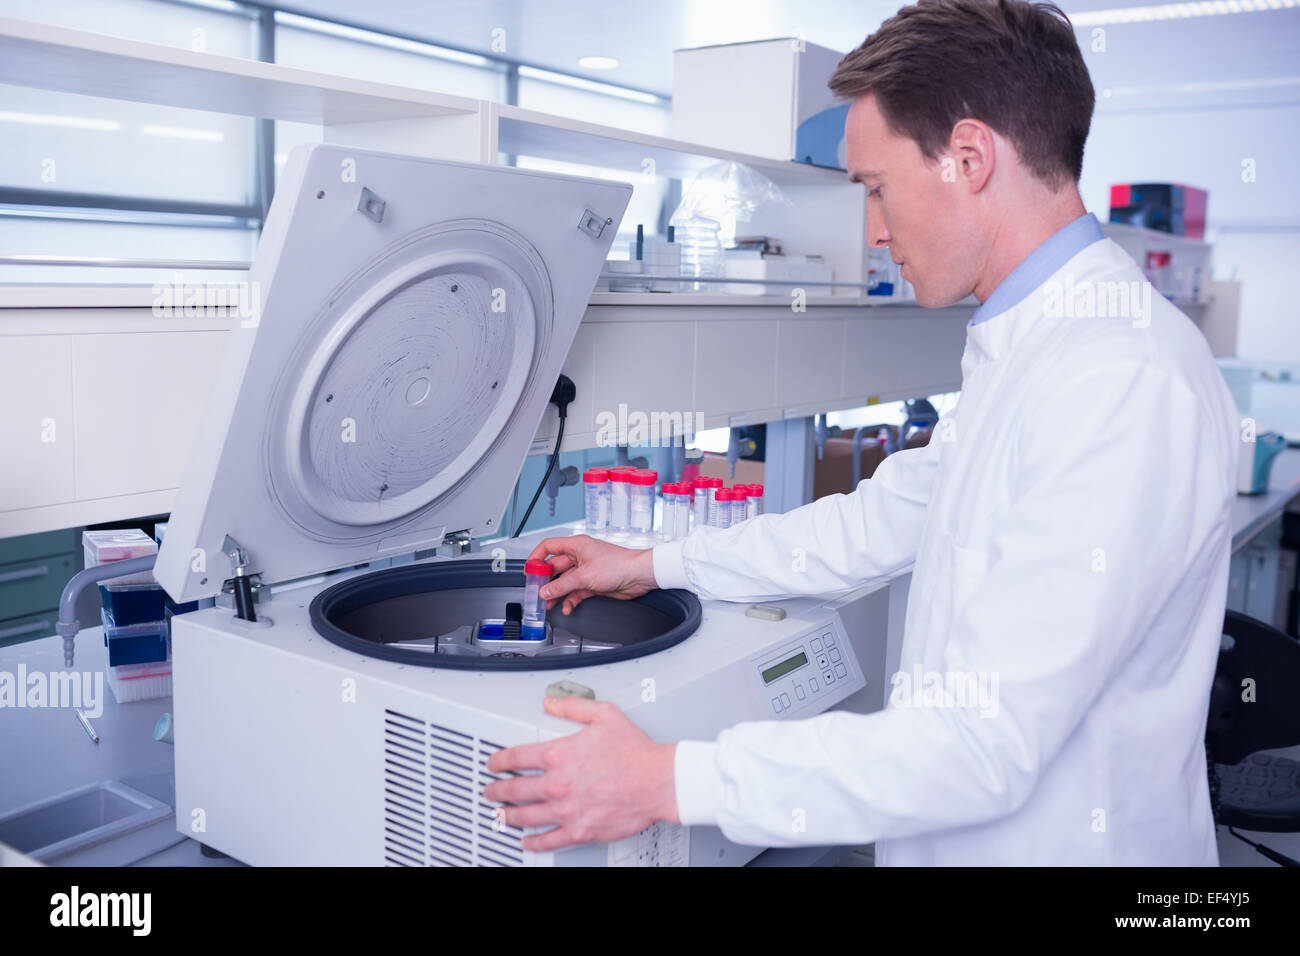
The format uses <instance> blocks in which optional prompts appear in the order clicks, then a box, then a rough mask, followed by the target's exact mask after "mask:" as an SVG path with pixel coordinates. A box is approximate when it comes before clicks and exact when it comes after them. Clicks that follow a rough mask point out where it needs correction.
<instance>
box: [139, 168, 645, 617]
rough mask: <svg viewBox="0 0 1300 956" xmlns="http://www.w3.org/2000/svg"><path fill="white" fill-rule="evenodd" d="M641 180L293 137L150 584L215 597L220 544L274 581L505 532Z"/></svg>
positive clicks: (220, 577)
mask: <svg viewBox="0 0 1300 956" xmlns="http://www.w3.org/2000/svg"><path fill="white" fill-rule="evenodd" d="M631 191H632V190H631V187H630V186H628V185H625V184H622V183H610V182H599V181H595V180H587V179H578V178H574V177H568V176H557V175H554V174H549V173H538V172H531V171H523V170H516V169H508V168H502V167H495V166H486V165H474V164H466V163H452V162H443V161H435V160H430V159H420V158H416V157H410V156H395V155H388V154H383V153H374V152H369V151H365V150H359V149H350V148H343V147H338V146H322V145H317V146H313V147H302V148H300V149H298V150H295V151H294V152H293V154H292V155H291V156H290V159H289V162H288V163H287V165H286V167H285V170H284V174H283V176H282V178H281V180H280V184H279V187H278V189H277V190H276V195H275V201H274V203H273V204H272V206H271V210H270V214H269V216H268V217H267V221H266V228H265V230H264V231H263V234H262V240H261V244H260V246H259V248H258V252H257V257H256V259H255V261H254V263H253V268H252V270H251V272H250V273H249V286H250V288H249V301H250V302H251V303H252V307H251V308H250V309H247V310H246V312H247V314H245V315H242V317H241V319H240V320H239V321H238V322H236V326H237V327H236V328H235V329H233V330H232V332H231V336H230V344H229V352H228V354H227V357H226V364H225V367H224V369H223V371H222V372H221V374H220V377H219V379H218V381H217V383H216V385H215V387H214V389H213V394H212V397H211V399H210V403H209V406H208V409H207V413H206V415H205V416H204V420H203V423H202V425H201V427H200V430H199V433H198V435H197V438H196V440H195V443H194V446H193V450H192V452H191V456H190V462H189V467H188V468H187V470H186V472H185V478H184V480H183V482H182V485H181V488H180V490H179V492H178V493H177V498H176V505H175V507H174V509H173V511H172V515H171V520H170V523H169V525H168V530H167V536H166V538H165V540H164V542H163V546H162V550H161V553H160V554H159V556H158V563H157V567H156V569H155V576H156V577H157V579H158V581H159V583H161V584H162V585H163V587H164V588H166V590H167V592H168V593H169V594H170V595H171V596H172V598H173V599H175V600H177V601H189V600H193V599H195V598H199V597H207V596H211V595H213V594H216V593H217V592H218V591H220V589H221V585H222V582H223V581H224V580H226V579H228V578H230V577H231V574H232V572H231V565H230V559H229V558H228V557H227V555H226V554H224V553H223V551H222V548H223V545H224V544H225V542H226V538H227V536H229V537H230V538H231V539H233V541H234V542H235V543H237V544H238V545H239V546H240V547H241V548H242V550H243V554H244V557H245V560H246V565H247V568H248V571H249V572H250V573H259V574H261V575H262V579H263V581H265V582H275V581H286V580H291V579H294V578H300V577H304V576H307V575H310V574H314V573H318V572H321V571H328V570H333V569H335V568H340V567H346V566H347V565H349V564H358V563H361V562H364V561H368V560H371V559H373V558H376V557H379V556H382V555H384V554H394V553H408V552H411V551H414V550H416V549H418V548H425V547H430V546H433V545H436V544H438V543H440V542H441V541H442V539H443V537H444V535H445V534H446V533H448V532H452V531H461V530H466V531H469V532H471V533H472V534H487V533H494V532H496V531H497V530H498V529H497V527H496V522H497V521H498V519H499V517H500V514H501V512H502V510H503V508H504V506H505V502H506V499H507V497H508V495H509V493H510V489H511V488H512V487H513V485H514V483H515V481H516V479H517V478H518V475H519V471H520V469H521V468H522V467H523V462H524V458H525V457H526V456H527V454H528V450H529V446H530V444H531V442H532V440H533V436H534V435H535V433H536V431H537V427H538V425H539V424H540V422H541V419H542V415H543V413H544V412H545V410H546V404H547V401H548V400H549V398H550V395H551V390H552V389H553V388H554V386H555V381H556V378H557V376H558V375H559V372H560V368H561V365H562V364H563V362H564V359H565V357H566V355H567V354H568V350H569V346H570V345H571V344H572V341H573V337H574V335H575V333H576V332H577V329H578V324H579V323H580V322H581V321H582V315H583V312H584V310H585V309H586V305H587V301H588V299H589V298H590V295H591V291H592V288H593V287H594V285H595V281H596V275H597V273H598V272H599V271H600V267H601V265H602V263H603V262H604V260H605V256H606V254H607V253H608V251H609V246H610V244H611V242H612V241H613V238H614V234H615V232H616V231H617V224H618V222H619V220H620V219H621V218H622V216H623V211H624V210H625V209H626V207H627V203H628V199H629V198H630V196H631ZM159 400H160V401H166V396H163V395H160V396H159Z"/></svg>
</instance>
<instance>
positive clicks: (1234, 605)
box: [1228, 548, 1250, 614]
mask: <svg viewBox="0 0 1300 956" xmlns="http://www.w3.org/2000/svg"><path fill="white" fill-rule="evenodd" d="M1249 581H1250V549H1249V548H1245V549H1242V550H1241V551H1238V552H1237V553H1236V554H1234V555H1233V556H1232V563H1231V564H1229V565H1228V610H1229V611H1239V612H1240V613H1242V614H1244V613H1246V585H1247V583H1248V582H1249Z"/></svg>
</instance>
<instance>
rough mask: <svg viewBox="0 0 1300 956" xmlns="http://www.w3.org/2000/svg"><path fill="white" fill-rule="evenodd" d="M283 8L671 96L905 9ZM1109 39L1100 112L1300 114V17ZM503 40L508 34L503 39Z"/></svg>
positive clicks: (846, 3) (1237, 18) (708, 3)
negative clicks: (606, 63)
mask: <svg viewBox="0 0 1300 956" xmlns="http://www.w3.org/2000/svg"><path fill="white" fill-rule="evenodd" d="M1232 2H1234V3H1235V2H1236V0H1232ZM1260 2H1261V4H1262V3H1263V2H1268V0H1260ZM1278 2H1282V3H1285V2H1295V0H1278ZM276 5H277V6H280V7H282V8H283V9H290V10H292V11H294V12H298V13H302V14H306V15H315V16H320V17H325V18H328V19H333V20H337V21H339V22H343V23H347V24H350V25H352V26H358V27H367V28H370V29H374V30H379V31H383V32H389V33H397V34H400V35H403V36H407V37H410V38H413V39H423V40H428V41H430V42H433V43H438V44H442V45H446V46H451V47H455V48H457V49H461V50H466V51H473V52H479V53H485V54H489V55H493V54H494V51H493V49H492V44H493V38H494V36H496V37H497V38H499V39H500V38H503V39H504V43H505V51H504V54H503V55H504V56H505V57H507V58H509V59H512V60H515V61H517V62H520V63H526V64H529V65H532V66H537V67H543V68H547V69H552V70H557V71H561V72H564V73H570V74H576V75H581V76H588V77H590V78H592V79H596V80H602V81H605V82H610V83H617V84H620V85H623V86H629V87H632V88H635V89H640V90H645V91H649V92H653V93H659V94H663V95H670V94H671V92H672V69H673V67H672V63H673V59H672V53H673V50H675V49H678V48H681V47H692V46H704V45H708V44H714V43H735V42H738V41H742V40H759V39H768V38H771V37H782V36H794V35H799V36H802V37H803V38H804V39H805V40H807V41H808V42H810V43H815V44H819V45H822V46H827V47H831V48H832V49H836V50H840V51H844V52H847V51H848V50H850V49H852V48H853V47H855V46H857V45H858V44H859V43H861V42H862V40H863V39H864V38H865V37H866V36H867V34H868V33H870V32H871V31H872V30H873V29H875V27H877V26H878V25H879V24H880V23H881V21H883V20H884V19H885V18H887V17H888V16H889V15H891V14H892V13H893V12H894V11H895V10H897V9H898V7H899V3H898V2H897V0H656V2H654V3H646V2H643V0H635V2H633V0H437V2H429V0H368V2H367V3H365V4H357V3H356V2H355V0H284V2H283V3H281V4H276ZM1125 5H1138V4H1137V3H1133V2H1132V0H1129V2H1128V3H1127V4H1126V2H1125V0H1065V2H1063V3H1061V6H1062V7H1063V8H1064V9H1065V10H1066V12H1067V13H1070V14H1076V13H1085V12H1089V11H1098V10H1104V9H1113V8H1115V7H1122V6H1125ZM1101 29H1103V30H1104V31H1105V33H1104V34H1102V35H1100V36H1098V35H1094V33H1093V30H1094V28H1093V27H1092V26H1082V27H1078V29H1077V36H1078V37H1079V41H1080V45H1081V47H1082V49H1083V50H1084V53H1085V56H1086V57H1087V60H1088V65H1089V68H1090V69H1091V70H1092V74H1093V81H1094V84H1095V85H1096V87H1097V91H1098V107H1099V109H1143V108H1163V109H1167V108H1170V107H1177V106H1179V105H1183V104H1185V105H1187V106H1204V105H1206V104H1207V103H1222V104H1223V105H1227V106H1232V105H1241V104H1242V103H1243V101H1250V102H1300V6H1293V7H1291V8H1283V9H1277V10H1263V11H1259V12H1248V13H1239V14H1232V15H1219V16H1208V17H1197V18H1192V19H1181V20H1162V21H1155V22H1146V23H1131V24H1110V25H1106V26H1104V27H1102V28H1101ZM501 30H504V34H502V33H500V32H495V33H494V31H501ZM1103 45H1104V49H1097V50H1094V49H1093V47H1094V46H1098V47H1101V46H1103ZM597 55H598V56H609V57H614V58H616V59H617V60H618V61H619V66H618V67H617V68H616V69H613V70H587V69H583V68H582V67H580V66H579V65H578V62H577V61H578V58H579V57H582V56H597ZM1108 90H1109V91H1110V92H1109V94H1108V93H1107V92H1106V91H1108Z"/></svg>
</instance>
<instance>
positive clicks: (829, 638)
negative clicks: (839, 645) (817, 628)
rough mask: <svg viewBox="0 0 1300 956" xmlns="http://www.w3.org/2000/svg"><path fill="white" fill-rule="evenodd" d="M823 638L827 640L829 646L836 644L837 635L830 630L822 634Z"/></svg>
mask: <svg viewBox="0 0 1300 956" xmlns="http://www.w3.org/2000/svg"><path fill="white" fill-rule="evenodd" d="M822 640H824V641H825V642H826V646H827V647H834V646H835V635H834V634H832V633H831V632H830V631H827V632H826V633H825V634H823V635H822Z"/></svg>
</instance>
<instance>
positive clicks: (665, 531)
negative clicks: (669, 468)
mask: <svg viewBox="0 0 1300 956" xmlns="http://www.w3.org/2000/svg"><path fill="white" fill-rule="evenodd" d="M663 493H664V503H663V520H662V521H661V522H660V523H659V537H661V538H663V539H664V540H665V541H671V540H673V538H675V537H677V482H675V481H665V482H664V487H663Z"/></svg>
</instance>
